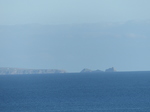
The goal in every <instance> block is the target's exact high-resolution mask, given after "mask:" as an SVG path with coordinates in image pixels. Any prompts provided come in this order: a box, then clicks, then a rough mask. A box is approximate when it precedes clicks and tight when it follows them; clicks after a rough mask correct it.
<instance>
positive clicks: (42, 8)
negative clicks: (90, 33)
mask: <svg viewBox="0 0 150 112" xmlns="http://www.w3.org/2000/svg"><path fill="white" fill-rule="evenodd" d="M149 4H150V1H149V0H0V24H27V23H40V24H74V23H97V22H109V21H110V22H111V21H117V22H118V21H128V20H145V19H149V18H150V14H149V10H150V7H149Z"/></svg>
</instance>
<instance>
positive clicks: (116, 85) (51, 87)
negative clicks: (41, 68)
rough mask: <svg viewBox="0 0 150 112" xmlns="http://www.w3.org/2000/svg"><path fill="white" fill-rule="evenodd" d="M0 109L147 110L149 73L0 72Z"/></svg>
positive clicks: (28, 111)
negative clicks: (39, 73) (30, 73)
mask: <svg viewBox="0 0 150 112" xmlns="http://www.w3.org/2000/svg"><path fill="white" fill-rule="evenodd" d="M0 112H150V72H114V73H89V74H85V73H68V74H67V73H65V74H41V75H37V74H34V75H1V76H0Z"/></svg>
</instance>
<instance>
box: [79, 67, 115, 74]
mask: <svg viewBox="0 0 150 112" xmlns="http://www.w3.org/2000/svg"><path fill="white" fill-rule="evenodd" d="M100 72H104V71H102V70H99V69H97V70H91V69H88V68H84V69H83V70H81V72H80V73H100ZM105 72H116V69H115V68H114V67H112V68H108V69H106V70H105Z"/></svg>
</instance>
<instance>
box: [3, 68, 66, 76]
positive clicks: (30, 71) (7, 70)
mask: <svg viewBox="0 0 150 112" xmlns="http://www.w3.org/2000/svg"><path fill="white" fill-rule="evenodd" d="M49 73H66V71H65V70H59V69H21V68H0V75H7V74H49Z"/></svg>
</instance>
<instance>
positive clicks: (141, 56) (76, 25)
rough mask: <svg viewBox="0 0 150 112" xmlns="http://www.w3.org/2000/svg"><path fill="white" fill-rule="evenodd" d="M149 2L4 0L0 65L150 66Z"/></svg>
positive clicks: (0, 18) (0, 17) (70, 68)
mask: <svg viewBox="0 0 150 112" xmlns="http://www.w3.org/2000/svg"><path fill="white" fill-rule="evenodd" d="M149 4H150V0H0V51H1V56H0V67H18V68H58V69H65V70H67V71H72V72H74V71H80V70H81V69H83V68H91V69H101V70H105V69H106V68H108V67H112V66H114V67H115V68H116V69H117V70H119V71H128V70H131V71H134V70H150V60H149V57H150V52H149V50H150V44H149V43H150V34H149V29H150V21H149V20H150V14H149V11H150V6H149ZM111 22H113V23H111ZM68 24H69V25H68ZM9 25H10V26H9Z"/></svg>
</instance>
